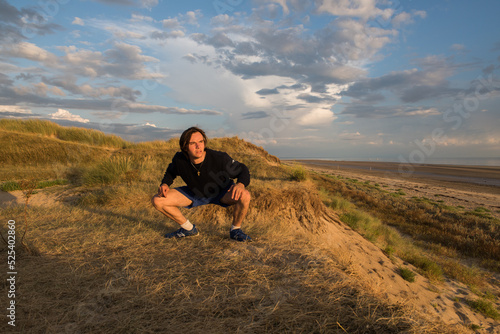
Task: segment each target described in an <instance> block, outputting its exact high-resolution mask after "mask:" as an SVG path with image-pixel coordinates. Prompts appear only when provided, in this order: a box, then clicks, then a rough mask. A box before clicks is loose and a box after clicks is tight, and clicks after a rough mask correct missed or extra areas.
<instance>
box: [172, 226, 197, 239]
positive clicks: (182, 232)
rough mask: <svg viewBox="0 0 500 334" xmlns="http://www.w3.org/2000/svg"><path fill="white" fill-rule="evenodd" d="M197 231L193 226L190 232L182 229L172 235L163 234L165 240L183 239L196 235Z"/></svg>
mask: <svg viewBox="0 0 500 334" xmlns="http://www.w3.org/2000/svg"><path fill="white" fill-rule="evenodd" d="M198 234H199V233H198V230H197V229H196V225H194V224H193V229H192V230H191V231H188V230H186V229H184V228H182V227H181V228H180V229H178V230H177V231H175V232H172V233H167V234H165V238H167V239H171V238H185V237H193V236H195V235H198Z"/></svg>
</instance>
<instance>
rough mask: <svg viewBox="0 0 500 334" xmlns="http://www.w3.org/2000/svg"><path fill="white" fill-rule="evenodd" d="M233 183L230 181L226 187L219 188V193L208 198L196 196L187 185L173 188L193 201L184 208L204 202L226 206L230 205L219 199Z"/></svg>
mask: <svg viewBox="0 0 500 334" xmlns="http://www.w3.org/2000/svg"><path fill="white" fill-rule="evenodd" d="M233 184H234V183H233V182H231V183H230V184H229V185H228V186H227V187H226V188H224V189H223V190H221V192H220V193H219V195H217V196H215V197H208V198H207V197H197V196H196V195H195V194H194V192H193V191H192V190H191V189H189V187H188V186H183V187H178V188H174V189H175V190H177V191H178V192H180V193H181V194H183V195H184V196H186V197H187V198H189V199H190V200H191V201H193V203H191V205H188V206H185V208H188V209H191V208H194V207H197V206H200V205H206V204H215V205H220V206H222V207H223V208H227V207H228V206H230V205H228V204H224V203H221V202H220V200H221V198H222V197H224V195H225V194H226V193H227V192H228V191H229V189H230V188H231V187H232V185H233Z"/></svg>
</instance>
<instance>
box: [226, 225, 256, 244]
mask: <svg viewBox="0 0 500 334" xmlns="http://www.w3.org/2000/svg"><path fill="white" fill-rule="evenodd" d="M229 237H230V238H231V239H233V240H236V241H252V238H250V237H249V236H248V235H246V234H245V233H244V232H243V231H242V230H241V228H237V229H235V230H232V231H230V232H229Z"/></svg>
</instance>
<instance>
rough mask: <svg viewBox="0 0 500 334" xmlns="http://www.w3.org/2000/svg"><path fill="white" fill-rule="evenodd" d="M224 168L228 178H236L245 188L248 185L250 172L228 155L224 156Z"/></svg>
mask: <svg viewBox="0 0 500 334" xmlns="http://www.w3.org/2000/svg"><path fill="white" fill-rule="evenodd" d="M224 160H225V161H224V166H225V168H226V171H227V172H228V174H229V177H230V178H232V179H234V178H237V179H238V182H239V183H243V185H244V186H245V187H248V185H249V184H250V171H249V170H248V167H247V166H246V165H245V164H243V163H241V162H238V161H236V160H234V159H233V158H231V157H230V156H229V154H227V153H226V154H225V155H224Z"/></svg>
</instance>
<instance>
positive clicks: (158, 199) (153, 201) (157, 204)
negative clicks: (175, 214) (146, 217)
mask: <svg viewBox="0 0 500 334" xmlns="http://www.w3.org/2000/svg"><path fill="white" fill-rule="evenodd" d="M161 201H162V197H160V196H158V195H154V196H153V197H152V198H151V204H153V207H154V208H155V209H156V210H159V208H160V207H161Z"/></svg>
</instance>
